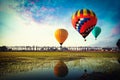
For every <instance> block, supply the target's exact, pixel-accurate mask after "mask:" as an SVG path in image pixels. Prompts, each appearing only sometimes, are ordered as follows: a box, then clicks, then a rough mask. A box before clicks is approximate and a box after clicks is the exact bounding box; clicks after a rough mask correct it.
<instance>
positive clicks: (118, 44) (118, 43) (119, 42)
mask: <svg viewBox="0 0 120 80" xmlns="http://www.w3.org/2000/svg"><path fill="white" fill-rule="evenodd" d="M116 45H117V46H118V48H119V49H120V39H119V40H118V41H117V43H116Z"/></svg>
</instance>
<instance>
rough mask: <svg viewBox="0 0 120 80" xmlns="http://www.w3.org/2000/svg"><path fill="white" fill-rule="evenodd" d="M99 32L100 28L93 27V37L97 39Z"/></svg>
mask: <svg viewBox="0 0 120 80" xmlns="http://www.w3.org/2000/svg"><path fill="white" fill-rule="evenodd" d="M100 33H101V28H100V27H98V26H96V27H94V29H93V30H92V34H93V36H94V37H95V39H97V37H98V36H99V34H100Z"/></svg>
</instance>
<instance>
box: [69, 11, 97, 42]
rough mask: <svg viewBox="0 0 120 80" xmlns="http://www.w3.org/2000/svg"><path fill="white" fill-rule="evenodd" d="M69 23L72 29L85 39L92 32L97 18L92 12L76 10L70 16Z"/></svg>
mask: <svg viewBox="0 0 120 80" xmlns="http://www.w3.org/2000/svg"><path fill="white" fill-rule="evenodd" d="M71 21H72V25H73V27H74V28H75V29H76V30H77V31H78V32H79V33H80V34H81V35H82V37H83V38H84V39H85V38H86V37H87V36H88V35H89V33H90V32H91V31H92V29H93V28H94V26H95V25H96V23H97V17H96V15H95V13H94V12H93V11H92V10H88V9H81V10H77V11H76V12H75V13H74V14H73V15H72V19H71ZM85 41H86V39H85Z"/></svg>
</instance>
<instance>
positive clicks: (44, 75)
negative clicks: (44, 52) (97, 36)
mask: <svg viewBox="0 0 120 80" xmlns="http://www.w3.org/2000/svg"><path fill="white" fill-rule="evenodd" d="M19 59H20V60H19ZM21 59H22V60H21ZM59 61H62V62H63V63H64V64H65V66H66V67H67V69H68V70H67V71H68V72H67V74H65V76H64V77H61V76H59V75H58V76H56V75H55V72H54V71H55V70H54V68H55V66H56V65H57V64H58V63H59ZM60 65H61V64H59V67H61V66H60ZM62 70H64V71H65V69H62ZM64 71H63V72H64ZM113 71H120V64H119V63H118V61H117V59H116V58H90V57H82V58H80V59H74V60H62V59H61V60H54V59H51V60H50V59H47V58H46V59H42V58H40V59H35V58H29V57H19V58H18V59H17V61H9V62H4V63H1V66H0V80H82V79H80V78H81V76H83V75H84V74H85V73H87V74H91V73H93V72H101V73H112V72H113ZM58 73H59V72H58ZM63 74H64V73H63Z"/></svg>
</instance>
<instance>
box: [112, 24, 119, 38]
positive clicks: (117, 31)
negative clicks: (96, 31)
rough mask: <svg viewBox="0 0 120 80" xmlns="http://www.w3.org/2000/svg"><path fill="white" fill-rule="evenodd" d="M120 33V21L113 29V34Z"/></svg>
mask: <svg viewBox="0 0 120 80" xmlns="http://www.w3.org/2000/svg"><path fill="white" fill-rule="evenodd" d="M117 35H120V23H118V24H117V25H116V26H115V27H114V28H113V29H112V35H111V37H113V36H117Z"/></svg>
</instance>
